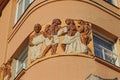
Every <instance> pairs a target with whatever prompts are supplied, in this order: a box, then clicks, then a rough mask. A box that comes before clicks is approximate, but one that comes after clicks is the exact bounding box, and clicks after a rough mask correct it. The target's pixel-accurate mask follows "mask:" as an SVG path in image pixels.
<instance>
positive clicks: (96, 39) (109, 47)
mask: <svg viewBox="0 0 120 80" xmlns="http://www.w3.org/2000/svg"><path fill="white" fill-rule="evenodd" d="M93 40H94V43H95V44H98V45H101V46H103V47H104V48H106V49H109V50H111V51H112V45H111V44H109V43H107V42H105V41H103V40H101V39H99V38H97V37H95V36H94V37H93Z"/></svg>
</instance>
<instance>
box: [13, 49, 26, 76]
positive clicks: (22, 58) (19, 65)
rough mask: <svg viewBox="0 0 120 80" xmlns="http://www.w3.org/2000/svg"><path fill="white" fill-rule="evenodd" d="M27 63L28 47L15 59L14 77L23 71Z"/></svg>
mask: <svg viewBox="0 0 120 80" xmlns="http://www.w3.org/2000/svg"><path fill="white" fill-rule="evenodd" d="M27 61H28V47H26V48H25V49H24V50H23V51H22V53H21V54H20V55H19V56H18V58H17V59H16V71H15V74H16V75H15V76H17V75H18V74H19V73H20V72H21V71H22V70H23V69H25V68H26V67H27Z"/></svg>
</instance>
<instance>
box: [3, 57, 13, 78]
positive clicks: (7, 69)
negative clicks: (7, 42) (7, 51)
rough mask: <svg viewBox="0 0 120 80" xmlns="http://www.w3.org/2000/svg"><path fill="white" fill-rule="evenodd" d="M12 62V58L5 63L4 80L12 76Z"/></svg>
mask: <svg viewBox="0 0 120 80" xmlns="http://www.w3.org/2000/svg"><path fill="white" fill-rule="evenodd" d="M11 63H12V60H11V59H10V60H9V61H8V62H7V63H6V64H5V71H4V80H10V77H11Z"/></svg>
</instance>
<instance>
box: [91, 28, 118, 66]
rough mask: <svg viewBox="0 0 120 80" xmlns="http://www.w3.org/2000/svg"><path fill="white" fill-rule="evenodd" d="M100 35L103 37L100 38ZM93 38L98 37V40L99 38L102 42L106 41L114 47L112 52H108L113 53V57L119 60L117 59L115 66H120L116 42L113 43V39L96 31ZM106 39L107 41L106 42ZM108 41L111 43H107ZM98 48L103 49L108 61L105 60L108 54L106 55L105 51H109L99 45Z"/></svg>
mask: <svg viewBox="0 0 120 80" xmlns="http://www.w3.org/2000/svg"><path fill="white" fill-rule="evenodd" d="M99 35H100V36H101V37H100V36H99ZM93 36H95V37H97V38H99V39H101V40H103V41H105V42H107V43H109V44H112V45H113V47H114V48H113V49H112V51H110V50H108V51H109V52H110V53H111V55H112V57H117V58H116V59H117V60H116V62H115V63H114V64H115V65H116V66H120V64H119V60H118V52H117V46H116V42H115V41H113V40H112V39H110V38H108V37H106V36H104V35H103V34H101V33H99V32H97V31H95V30H93ZM105 39H106V40H105ZM107 40H109V41H107ZM98 47H100V48H102V54H103V59H104V60H106V59H105V54H106V53H105V52H104V50H107V49H105V48H104V47H102V46H100V45H98ZM106 61H107V60H106Z"/></svg>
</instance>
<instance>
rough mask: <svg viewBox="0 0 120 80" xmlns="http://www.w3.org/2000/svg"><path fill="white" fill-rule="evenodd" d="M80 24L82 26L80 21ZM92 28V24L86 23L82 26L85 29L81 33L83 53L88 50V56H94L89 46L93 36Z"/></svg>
mask: <svg viewBox="0 0 120 80" xmlns="http://www.w3.org/2000/svg"><path fill="white" fill-rule="evenodd" d="M78 24H81V22H80V21H78ZM91 26H92V25H91V23H89V22H85V21H84V23H83V24H82V27H83V29H82V31H81V36H80V38H81V42H82V44H83V48H82V49H83V51H86V50H87V51H86V52H87V54H90V55H92V54H91V50H90V48H89V47H88V44H89V42H90V41H91V36H90V35H91ZM86 48H87V49H86Z"/></svg>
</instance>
